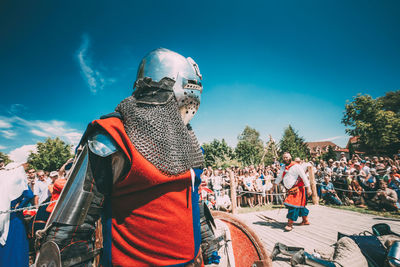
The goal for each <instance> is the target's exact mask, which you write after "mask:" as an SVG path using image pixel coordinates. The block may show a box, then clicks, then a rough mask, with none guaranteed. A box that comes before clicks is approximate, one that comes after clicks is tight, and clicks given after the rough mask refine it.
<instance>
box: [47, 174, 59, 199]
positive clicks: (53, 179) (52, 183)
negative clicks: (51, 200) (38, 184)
mask: <svg viewBox="0 0 400 267" xmlns="http://www.w3.org/2000/svg"><path fill="white" fill-rule="evenodd" d="M49 177H50V180H51V184H49V186H48V188H49V192H50V194H53V186H54V182H55V181H56V180H57V179H58V172H57V171H52V172H51V173H50V175H49Z"/></svg>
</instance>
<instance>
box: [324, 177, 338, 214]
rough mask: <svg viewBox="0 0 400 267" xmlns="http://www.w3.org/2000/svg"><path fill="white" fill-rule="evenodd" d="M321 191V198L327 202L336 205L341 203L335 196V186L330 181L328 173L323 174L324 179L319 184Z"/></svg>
mask: <svg viewBox="0 0 400 267" xmlns="http://www.w3.org/2000/svg"><path fill="white" fill-rule="evenodd" d="M321 193H322V198H323V199H324V200H325V201H326V203H327V204H334V205H338V206H341V205H342V201H341V200H340V199H339V197H338V196H337V194H336V191H335V188H334V186H333V184H332V183H331V181H330V177H329V175H326V176H325V181H324V182H323V183H322V186H321Z"/></svg>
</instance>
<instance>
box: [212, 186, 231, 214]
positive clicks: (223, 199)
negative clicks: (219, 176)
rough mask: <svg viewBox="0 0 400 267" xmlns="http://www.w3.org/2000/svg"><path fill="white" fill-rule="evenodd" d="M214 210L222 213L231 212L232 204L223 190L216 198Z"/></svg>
mask: <svg viewBox="0 0 400 267" xmlns="http://www.w3.org/2000/svg"><path fill="white" fill-rule="evenodd" d="M215 208H216V209H217V210H222V211H231V210H232V203H231V199H230V198H229V196H228V195H227V194H226V193H225V190H222V191H221V194H220V196H217V199H216V201H215Z"/></svg>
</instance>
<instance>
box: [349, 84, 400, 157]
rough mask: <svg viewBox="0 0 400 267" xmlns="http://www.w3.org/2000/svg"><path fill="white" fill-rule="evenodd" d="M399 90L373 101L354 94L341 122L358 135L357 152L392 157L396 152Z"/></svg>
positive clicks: (399, 131)
mask: <svg viewBox="0 0 400 267" xmlns="http://www.w3.org/2000/svg"><path fill="white" fill-rule="evenodd" d="M399 109H400V91H396V92H389V93H387V94H386V95H385V96H383V97H380V98H377V99H373V98H372V97H371V96H370V95H360V94H359V95H357V96H356V97H354V99H353V101H352V102H350V103H347V104H346V106H345V112H344V116H343V119H342V123H343V124H344V125H345V126H347V127H348V128H347V129H346V132H347V133H348V134H350V135H352V136H359V138H358V141H359V143H358V145H359V149H360V150H362V151H364V152H367V153H368V154H379V155H392V154H394V153H397V151H398V150H399V149H400V114H399Z"/></svg>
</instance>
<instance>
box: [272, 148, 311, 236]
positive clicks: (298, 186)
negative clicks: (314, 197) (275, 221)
mask: <svg viewBox="0 0 400 267" xmlns="http://www.w3.org/2000/svg"><path fill="white" fill-rule="evenodd" d="M283 162H284V164H285V165H283V166H282V167H281V170H280V171H279V175H278V177H277V178H276V180H275V184H276V186H277V185H279V183H281V182H282V183H283V185H284V187H285V188H286V189H287V192H288V195H287V197H286V199H285V201H284V203H283V204H284V205H285V206H286V208H287V209H288V214H287V216H286V217H287V218H288V224H287V225H286V226H285V230H286V231H291V230H293V222H295V221H296V220H297V219H298V217H299V216H301V217H302V218H303V221H302V222H301V224H300V225H309V224H310V223H309V221H308V217H307V216H308V213H309V210H308V209H307V208H306V207H305V206H306V202H307V197H306V189H307V195H308V196H309V197H310V196H311V194H312V193H311V187H310V181H309V180H308V177H307V175H306V173H305V172H304V168H303V167H302V166H301V165H300V164H297V163H296V162H294V161H292V156H291V155H290V153H288V152H285V153H283Z"/></svg>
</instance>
